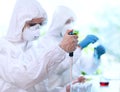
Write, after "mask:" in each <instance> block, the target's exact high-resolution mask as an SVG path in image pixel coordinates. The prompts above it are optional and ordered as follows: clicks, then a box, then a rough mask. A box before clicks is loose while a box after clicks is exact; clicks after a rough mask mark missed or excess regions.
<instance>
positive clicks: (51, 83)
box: [37, 6, 99, 92]
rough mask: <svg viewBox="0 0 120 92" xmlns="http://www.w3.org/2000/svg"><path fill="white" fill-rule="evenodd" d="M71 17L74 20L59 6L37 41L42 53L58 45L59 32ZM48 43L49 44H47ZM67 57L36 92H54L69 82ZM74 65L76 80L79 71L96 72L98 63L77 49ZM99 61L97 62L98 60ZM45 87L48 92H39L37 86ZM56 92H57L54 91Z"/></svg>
mask: <svg viewBox="0 0 120 92" xmlns="http://www.w3.org/2000/svg"><path fill="white" fill-rule="evenodd" d="M71 17H73V18H74V19H75V18H76V16H75V14H74V12H73V11H72V10H70V9H69V8H67V7H64V6H59V7H58V8H57V9H56V11H55V12H54V14H53V19H52V23H51V25H50V27H49V29H48V32H47V33H46V34H45V35H44V36H43V37H41V38H40V39H39V43H40V44H39V46H38V47H39V48H42V51H43V52H44V51H45V50H48V49H50V48H52V47H54V46H56V45H58V44H59V42H60V41H61V39H62V36H61V31H62V29H63V27H64V25H65V22H66V21H67V20H68V19H69V18H71ZM48 43H49V44H48ZM69 59H70V58H69V55H68V53H66V58H65V59H64V62H62V63H61V64H60V65H59V66H58V67H57V69H56V71H54V75H52V76H49V75H48V80H46V81H47V82H46V81H45V82H44V83H45V84H44V85H43V83H40V84H39V85H37V89H38V90H39V91H38V92H54V91H50V90H53V89H55V88H56V87H65V85H66V84H67V83H69V82H70V80H69V75H70V73H69ZM73 59H74V63H75V64H74V65H73V67H74V68H73V77H74V78H76V77H78V76H80V74H81V73H80V71H85V72H86V73H92V72H93V71H95V70H96V68H97V67H98V65H99V63H97V64H96V63H95V62H96V61H97V60H96V59H95V58H94V57H93V55H91V56H84V55H82V54H81V49H80V48H77V49H76V50H75V52H74V57H73ZM76 61H77V62H76ZM98 61H99V60H98ZM45 85H47V86H48V91H41V90H40V89H39V86H41V87H43V86H45ZM55 92H58V91H55Z"/></svg>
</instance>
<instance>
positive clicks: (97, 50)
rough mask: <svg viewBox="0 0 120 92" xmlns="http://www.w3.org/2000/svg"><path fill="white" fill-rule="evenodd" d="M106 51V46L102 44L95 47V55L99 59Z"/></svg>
mask: <svg viewBox="0 0 120 92" xmlns="http://www.w3.org/2000/svg"><path fill="white" fill-rule="evenodd" d="M105 52H106V51H105V48H104V47H103V46H102V45H99V46H97V47H95V48H94V56H97V57H98V59H100V57H101V55H103V54H104V53H105Z"/></svg>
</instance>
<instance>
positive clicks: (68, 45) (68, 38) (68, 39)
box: [59, 30, 78, 53]
mask: <svg viewBox="0 0 120 92" xmlns="http://www.w3.org/2000/svg"><path fill="white" fill-rule="evenodd" d="M71 32H72V30H67V32H66V33H65V35H64V37H63V39H62V41H61V42H60V44H59V46H60V47H61V48H62V49H63V50H64V51H66V52H68V53H69V52H73V51H74V50H75V49H76V48H77V44H78V40H77V39H78V36H77V35H69V33H71Z"/></svg>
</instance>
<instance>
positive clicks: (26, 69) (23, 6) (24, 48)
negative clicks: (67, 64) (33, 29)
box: [0, 0, 66, 92]
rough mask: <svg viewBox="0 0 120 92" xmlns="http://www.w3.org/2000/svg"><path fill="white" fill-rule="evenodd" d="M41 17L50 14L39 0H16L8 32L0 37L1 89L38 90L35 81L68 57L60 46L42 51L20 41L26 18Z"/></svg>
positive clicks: (4, 91) (11, 91)
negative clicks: (40, 52)
mask: <svg viewBox="0 0 120 92" xmlns="http://www.w3.org/2000/svg"><path fill="white" fill-rule="evenodd" d="M41 17H43V18H45V19H46V18H47V15H46V12H45V11H44V9H43V8H42V7H41V5H40V4H39V3H38V2H37V1H36V0H18V1H17V2H16V5H15V8H14V11H13V15H12V19H11V21H10V25H9V29H8V33H7V36H6V37H5V38H3V39H1V40H0V92H36V91H35V87H34V85H35V84H37V83H38V82H41V81H42V80H44V79H45V78H46V76H47V75H48V74H47V73H49V74H51V73H52V72H53V70H55V68H56V67H57V66H58V64H59V63H60V62H61V61H63V59H64V58H65V56H66V53H65V51H63V50H62V49H61V48H60V47H59V46H55V47H54V49H51V50H49V52H44V53H43V54H42V55H40V54H39V53H37V50H35V48H34V47H33V46H32V42H31V43H30V42H29V43H27V44H26V43H25V42H22V41H21V40H22V37H21V36H22V29H23V27H24V25H25V22H26V21H28V20H32V19H33V18H41ZM57 52H59V53H57ZM43 92H44V91H43Z"/></svg>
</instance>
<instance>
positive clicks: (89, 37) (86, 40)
mask: <svg viewBox="0 0 120 92" xmlns="http://www.w3.org/2000/svg"><path fill="white" fill-rule="evenodd" d="M97 40H98V37H96V36H95V35H87V36H86V37H85V38H84V39H83V40H82V41H81V42H80V43H79V46H80V47H81V48H82V49H83V48H85V47H87V46H88V45H89V44H90V43H95V42H96V41H97Z"/></svg>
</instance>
